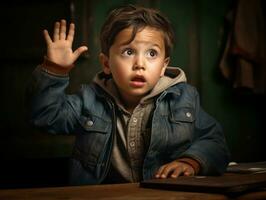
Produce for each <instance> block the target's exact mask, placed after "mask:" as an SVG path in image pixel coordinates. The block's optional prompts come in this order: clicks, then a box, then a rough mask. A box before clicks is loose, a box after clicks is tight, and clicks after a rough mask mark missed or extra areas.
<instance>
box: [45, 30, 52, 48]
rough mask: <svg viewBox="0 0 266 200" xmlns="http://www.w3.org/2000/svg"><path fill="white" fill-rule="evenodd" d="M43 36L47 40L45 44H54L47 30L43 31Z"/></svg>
mask: <svg viewBox="0 0 266 200" xmlns="http://www.w3.org/2000/svg"><path fill="white" fill-rule="evenodd" d="M43 36H44V39H45V42H46V44H47V45H49V44H50V43H52V42H53V41H52V39H51V38H50V35H49V33H48V31H47V30H46V29H45V30H43Z"/></svg>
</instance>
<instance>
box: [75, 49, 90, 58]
mask: <svg viewBox="0 0 266 200" xmlns="http://www.w3.org/2000/svg"><path fill="white" fill-rule="evenodd" d="M87 50H88V47H86V46H82V47H79V48H78V49H76V51H74V61H75V60H77V59H78V57H79V56H80V55H81V54H82V53H84V52H85V51H87Z"/></svg>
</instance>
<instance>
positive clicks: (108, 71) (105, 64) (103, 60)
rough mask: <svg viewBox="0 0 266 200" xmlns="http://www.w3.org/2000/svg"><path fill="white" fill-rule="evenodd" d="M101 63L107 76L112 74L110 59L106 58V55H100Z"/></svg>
mask: <svg viewBox="0 0 266 200" xmlns="http://www.w3.org/2000/svg"><path fill="white" fill-rule="evenodd" d="M99 61H100V63H101V65H102V69H103V72H104V73H105V74H107V75H109V74H111V69H110V66H109V57H108V56H106V55H105V54H104V53H100V54H99Z"/></svg>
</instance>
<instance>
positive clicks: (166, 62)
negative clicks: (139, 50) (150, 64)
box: [160, 57, 170, 77]
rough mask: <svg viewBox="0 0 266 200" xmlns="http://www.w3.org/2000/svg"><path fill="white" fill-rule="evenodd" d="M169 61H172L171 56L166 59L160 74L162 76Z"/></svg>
mask: <svg viewBox="0 0 266 200" xmlns="http://www.w3.org/2000/svg"><path fill="white" fill-rule="evenodd" d="M169 62H170V57H167V58H165V59H164V64H163V68H162V69H161V75H160V76H161V77H162V76H163V75H164V72H165V70H166V67H167V66H168V64H169Z"/></svg>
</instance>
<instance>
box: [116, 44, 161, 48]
mask: <svg viewBox="0 0 266 200" xmlns="http://www.w3.org/2000/svg"><path fill="white" fill-rule="evenodd" d="M142 43H145V42H142ZM146 43H149V42H146ZM149 44H150V45H149V46H151V47H157V48H159V49H162V48H161V47H160V45H158V44H156V43H149ZM128 45H131V43H121V44H119V45H118V46H119V47H120V48H121V47H124V46H128Z"/></svg>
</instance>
